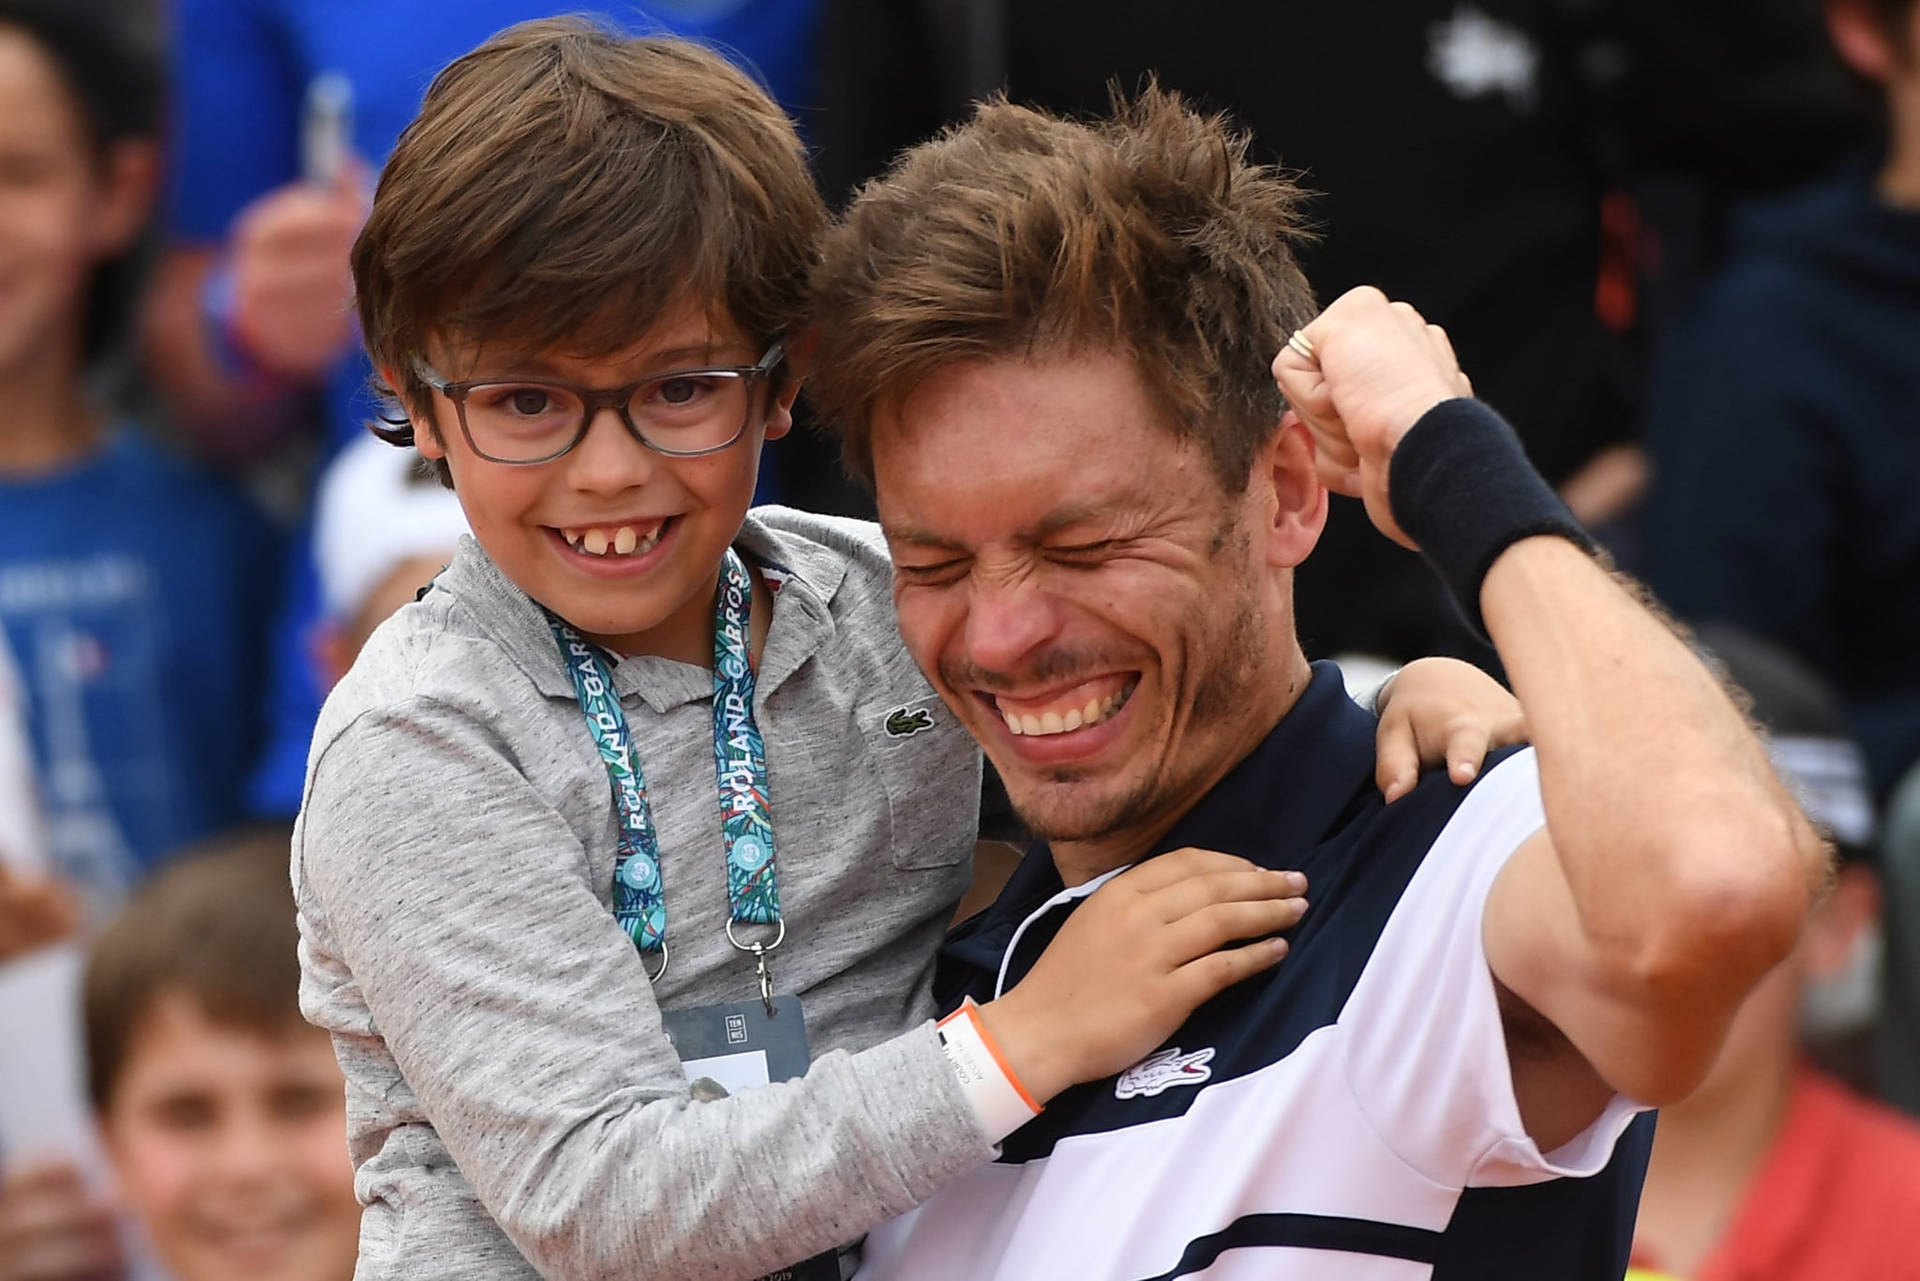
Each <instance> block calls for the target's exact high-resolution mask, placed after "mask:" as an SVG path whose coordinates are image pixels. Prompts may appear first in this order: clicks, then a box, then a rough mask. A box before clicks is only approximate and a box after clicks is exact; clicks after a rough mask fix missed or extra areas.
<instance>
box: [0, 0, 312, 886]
mask: <svg viewBox="0 0 1920 1281" xmlns="http://www.w3.org/2000/svg"><path fill="white" fill-rule="evenodd" d="M157 116H158V72H157V67H156V66H155V64H154V61H153V57H152V55H151V54H148V53H144V52H143V51H141V50H140V49H139V48H137V47H136V46H135V45H134V44H133V43H132V42H131V41H130V39H129V38H128V36H127V33H126V31H125V30H123V29H122V27H121V26H120V25H118V24H116V23H114V22H113V21H110V20H108V19H107V18H105V17H104V16H101V15H100V14H99V13H98V12H97V11H96V10H95V9H94V8H93V7H92V6H88V5H82V4H75V3H71V2H70V0H0V627H3V628H4V630H5V633H6V637H7V639H8V641H9V642H10V643H11V647H12V650H13V655H14V658H15V661H16V663H17V666H18V669H19V675H20V680H21V685H22V687H23V689H24V691H25V696H26V706H27V710H28V724H29V731H30V734H31V738H32V743H33V749H34V756H35V761H36V775H37V781H38V783H39V790H40V798H41V803H42V806H43V809H44V813H45V819H46V834H47V846H48V855H49V860H48V861H49V862H50V863H51V865H52V867H53V868H54V870H55V871H56V872H57V873H59V874H62V875H64V876H65V877H66V878H67V879H68V880H69V881H70V882H72V883H73V884H74V886H75V888H76V889H78V890H79V892H80V893H81V895H82V896H83V898H84V899H85V900H86V901H87V902H88V904H89V906H90V907H91V909H92V912H93V914H94V916H95V917H96V919H98V918H99V917H102V916H104V915H105V913H106V912H107V911H109V910H110V909H111V908H112V906H114V905H115V904H116V903H117V902H118V901H119V899H120V898H121V897H122V896H123V895H124V894H125V892H126V890H127V888H128V887H129V886H130V885H132V884H133V883H134V882H136V881H137V880H138V879H139V878H140V877H141V876H142V875H143V874H144V872H145V870H146V869H147V867H148V866H149V865H150V864H151V863H152V862H153V861H154V860H155V859H156V858H158V857H159V855H160V854H161V853H162V852H163V851H166V850H170V849H174V848H176V847H178V846H180V845H181V844H183V843H185V842H188V841H191V840H194V839H198V838H200V837H203V836H205V835H207V834H208V833H210V832H212V831H213V830H215V829H217V828H220V827H222V826H225V825H227V824H228V823H230V822H232V821H233V819H234V817H235V816H236V815H237V813H238V805H237V800H238V791H239V786H240V781H241V779H242V778H243V777H244V771H245V769H246V767H247V764H248V759H249V755H250V753H251V750H252V748H253V745H254V739H255V737H256V732H255V731H256V722H257V719H258V716H259V707H258V697H259V673H260V649H261V642H262V630H263V624H264V618H263V614H264V610H265V604H264V603H265V602H267V601H270V600H271V599H272V596H273V584H272V582H271V573H270V569H271V566H272V565H273V563H274V555H273V547H272V542H273V540H272V537H271V535H270V533H269V531H268V529H267V527H266V526H265V525H264V524H263V523H262V522H261V521H260V520H259V519H258V518H257V517H256V516H255V515H254V514H253V513H252V512H251V511H250V510H249V509H248V508H247V506H246V505H245V504H244V503H243V502H242V501H241V500H240V498H239V497H238V496H237V495H236V494H234V493H232V492H230V491H229V490H228V489H227V488H226V487H224V486H223V485H221V484H220V483H219V482H217V481H216V480H214V479H213V478H212V477H210V476H206V475H202V474H200V473H199V472H196V471H193V470H191V469H189V468H188V467H186V466H185V465H183V464H182V463H179V462H177V461H175V460H173V459H171V458H168V457H166V456H165V455H163V454H162V453H161V452H160V451H158V450H157V449H155V447H154V446H153V445H152V444H150V443H148V442H147V441H146V440H145V439H143V438H142V437H141V436H140V435H139V434H138V433H137V432H136V431H134V430H133V429H132V428H131V427H129V426H128V425H126V424H124V423H118V422H115V421H114V419H113V417H112V415H111V413H110V412H109V411H108V410H107V409H105V408H103V407H102V406H100V405H98V404H96V403H94V402H93V401H92V400H91V399H90V397H89V396H88V394H87V390H86V386H85V375H86V373H87V371H88V366H89V362H90V361H91V360H92V359H93V358H94V357H95V356H97V355H99V354H100V352H101V351H102V350H104V349H105V347H106V345H107V344H108V342H109V340H110V339H111V338H112V336H113V335H114V333H115V331H116V330H117V329H118V328H119V327H121V326H122V325H123V323H124V322H125V320H126V316H125V314H124V312H125V311H126V309H127V308H128V307H129V306H130V305H131V299H130V298H128V297H127V296H126V293H127V283H128V279H129V277H128V273H129V270H130V264H129V261H128V255H129V252H130V249H131V247H132V246H133V244H134V243H135V241H136V239H137V238H138V237H139V235H140V232H141V230H142V228H143V227H144V226H145V224H146V221H147V214H148V207H149V202H150V197H151V192H152V187H153V185H154V180H155V171H156V166H157V156H156V152H155V147H154V142H153V132H154V129H155V127H156V125H157Z"/></svg>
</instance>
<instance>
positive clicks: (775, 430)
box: [760, 378, 800, 440]
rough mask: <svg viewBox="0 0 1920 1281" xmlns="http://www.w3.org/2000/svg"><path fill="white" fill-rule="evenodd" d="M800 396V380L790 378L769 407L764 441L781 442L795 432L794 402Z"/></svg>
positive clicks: (761, 434)
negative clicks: (781, 439)
mask: <svg viewBox="0 0 1920 1281" xmlns="http://www.w3.org/2000/svg"><path fill="white" fill-rule="evenodd" d="M799 396H800V380H799V379H798V378H789V379H787V381H786V385H785V386H783V387H781V388H780V390H779V391H778V392H776V393H774V396H773V399H772V401H771V402H770V403H769V404H768V405H767V425H766V428H765V430H763V431H762V432H761V433H760V436H761V439H763V440H779V439H780V438H781V437H782V436H784V435H786V434H787V433H788V432H790V431H792V430H793V402H794V401H795V400H797V399H799Z"/></svg>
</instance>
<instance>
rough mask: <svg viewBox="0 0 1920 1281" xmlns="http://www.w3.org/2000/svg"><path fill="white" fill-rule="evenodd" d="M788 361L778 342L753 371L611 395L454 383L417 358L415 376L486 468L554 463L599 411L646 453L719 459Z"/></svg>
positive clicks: (570, 388)
mask: <svg viewBox="0 0 1920 1281" xmlns="http://www.w3.org/2000/svg"><path fill="white" fill-rule="evenodd" d="M786 353H787V344H786V340H785V339H781V340H780V341H778V342H776V343H774V344H773V346H771V347H769V348H767V351H766V354H765V355H764V356H762V357H760V359H759V361H758V362H756V363H755V364H751V365H721V366H713V367H702V368H699V369H674V370H670V371H668V372H667V373H664V374H654V375H652V376H651V377H647V378H642V379H641V380H640V381H639V382H634V383H628V384H627V385H626V386H624V387H612V388H594V387H582V386H579V385H578V384H576V383H565V382H543V381H536V380H532V379H525V378H501V379H493V378H481V379H475V380H473V381H470V382H452V381H449V380H448V379H446V378H444V377H442V376H441V375H440V374H439V373H437V372H435V371H434V369H433V367H432V366H431V365H429V364H427V363H426V362H425V361H424V360H421V359H420V358H419V357H418V356H416V357H414V359H413V372H414V373H415V374H416V375H417V376H418V377H419V378H420V380H421V381H422V382H424V383H426V384H427V386H429V387H431V388H433V389H434V390H435V391H437V392H439V393H440V394H441V395H443V396H445V397H446V398H447V399H448V400H450V401H452V402H453V408H454V411H455V413H456V414H457V415H458V416H459V419H460V430H461V432H462V433H463V434H464V435H465V436H466V438H467V444H468V445H470V446H471V447H472V448H473V452H474V453H476V454H478V455H479V456H480V457H482V458H484V459H486V460H487V461H489V462H495V463H514V464H532V463H548V462H552V461H553V460H554V459H556V458H558V457H560V456H561V455H562V454H565V453H566V452H567V451H568V450H570V449H572V448H573V447H574V446H575V445H578V444H579V443H580V442H581V441H582V440H584V439H586V435H587V429H588V428H589V427H591V426H592V425H593V418H594V415H595V414H597V413H599V412H600V411H601V410H602V409H611V410H613V411H614V412H615V413H616V414H618V415H619V416H620V421H621V422H622V423H625V424H626V428H627V430H628V431H629V432H631V433H632V434H633V437H634V439H635V440H638V441H639V442H640V443H641V444H643V445H645V446H646V447H647V448H648V449H651V450H654V451H656V452H657V453H662V454H670V455H672V456H673V457H675V458H694V457H698V456H699V455H701V454H714V453H718V452H720V451H721V450H723V449H725V448H727V446H729V445H731V444H733V443H734V442H735V441H736V440H739V439H740V437H741V436H743V435H745V434H746V430H747V427H748V425H749V424H751V423H752V421H753V410H754V402H755V399H756V397H755V395H754V387H755V384H756V383H757V382H758V381H759V380H761V379H763V378H765V377H766V376H767V375H768V374H770V373H772V372H773V371H774V370H775V369H777V368H778V367H779V365H780V362H781V361H782V360H783V359H785V357H786Z"/></svg>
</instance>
